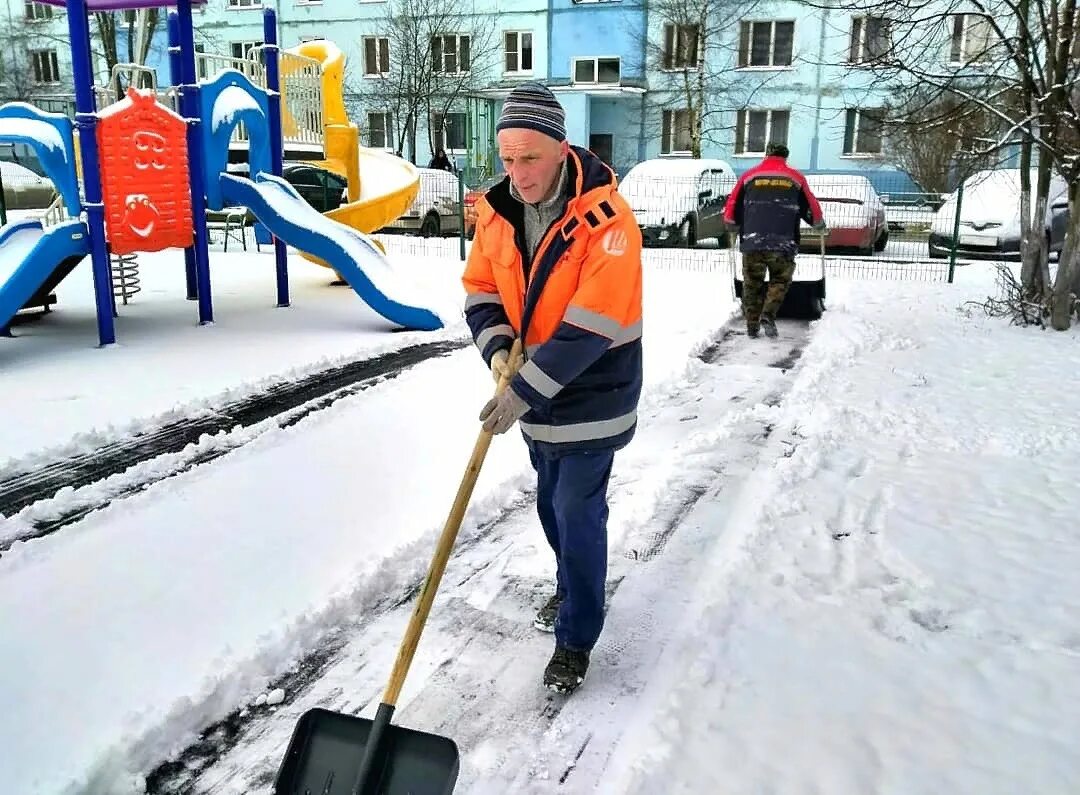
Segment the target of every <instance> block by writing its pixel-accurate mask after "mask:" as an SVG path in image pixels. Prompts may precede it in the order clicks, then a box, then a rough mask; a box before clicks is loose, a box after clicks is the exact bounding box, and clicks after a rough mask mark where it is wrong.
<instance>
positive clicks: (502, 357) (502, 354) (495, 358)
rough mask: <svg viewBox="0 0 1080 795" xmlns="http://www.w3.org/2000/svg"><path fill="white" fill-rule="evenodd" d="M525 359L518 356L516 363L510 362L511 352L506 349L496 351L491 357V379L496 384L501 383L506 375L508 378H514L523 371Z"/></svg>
mask: <svg viewBox="0 0 1080 795" xmlns="http://www.w3.org/2000/svg"><path fill="white" fill-rule="evenodd" d="M523 359H524V357H523V356H522V355H521V354H518V355H517V356H515V357H514V361H513V362H511V361H510V351H508V350H506V349H505V348H503V349H501V350H497V351H495V353H493V354H492V355H491V378H492V379H493V380H494V381H495V383H496V384H497V383H499V379H500V378H502V377H503V375H504V374H505V375H506V376H507V377H508V378H513V377H514V375H515V374H516V373H517V371H518V370H520V369H521V365H522V364H523Z"/></svg>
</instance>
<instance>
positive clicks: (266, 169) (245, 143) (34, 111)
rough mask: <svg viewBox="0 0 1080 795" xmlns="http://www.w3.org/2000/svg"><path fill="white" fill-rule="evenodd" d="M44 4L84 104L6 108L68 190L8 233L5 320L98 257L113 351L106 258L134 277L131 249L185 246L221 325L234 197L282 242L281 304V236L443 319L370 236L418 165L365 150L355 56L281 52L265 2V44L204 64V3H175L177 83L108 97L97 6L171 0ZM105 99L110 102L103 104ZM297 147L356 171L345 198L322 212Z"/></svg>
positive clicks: (361, 284) (391, 308)
mask: <svg viewBox="0 0 1080 795" xmlns="http://www.w3.org/2000/svg"><path fill="white" fill-rule="evenodd" d="M45 2H48V3H50V4H53V5H60V6H66V8H67V18H68V26H69V32H70V34H71V36H70V37H71V42H72V63H73V71H74V82H75V105H76V107H75V110H76V112H75V119H74V122H72V121H71V120H70V119H68V118H67V117H66V116H64V115H62V114H56V113H46V112H44V111H42V110H40V109H38V108H35V107H33V106H31V105H28V104H26V103H8V104H6V105H4V106H0V141H12V142H20V143H26V144H28V145H30V146H32V147H33V148H34V149H35V151H36V152H37V155H38V158H39V160H40V162H41V163H42V166H43V168H44V169H45V171H46V172H47V174H48V176H49V177H50V178H51V179H52V180H53V182H54V184H55V185H56V188H57V192H58V194H59V197H58V199H57V201H56V202H55V203H54V206H53V207H51V208H50V209H49V210H48V211H47V212H46V213H45V215H44V217H43V218H42V219H41V220H40V221H38V220H35V221H17V222H15V223H13V224H9V225H7V226H6V227H4V228H3V229H0V329H3V328H5V326H6V324H7V323H9V322H10V320H11V318H12V317H13V316H14V315H15V314H16V313H17V312H19V311H20V310H21V309H22V308H25V307H27V306H31V307H32V306H40V305H42V297H43V296H47V295H48V293H49V292H50V291H51V290H52V289H54V288H55V287H56V285H57V284H59V283H60V281H62V280H63V279H64V278H65V277H66V276H67V275H68V274H69V273H70V272H71V271H72V270H73V269H74V268H75V267H76V266H77V265H78V264H79V262H80V261H82V259H83V258H85V257H86V256H89V257H90V258H91V263H92V270H93V280H94V291H95V302H96V309H97V323H98V337H99V343H100V344H101V345H102V346H104V345H109V344H111V343H113V342H115V339H116V337H115V328H114V318H115V317H116V315H117V310H116V295H115V292H114V283H113V282H114V279H115V273H114V271H113V269H112V267H111V264H110V256H112V257H113V258H115V259H116V260H117V262H118V264H119V265H120V267H121V268H122V270H121V275H122V276H123V275H125V274H126V275H127V276H128V277H130V276H131V275H132V266H131V263H132V258H133V256H134V255H136V254H137V253H138V252H150V251H161V250H163V249H167V248H182V249H183V250H184V262H185V272H186V276H187V297H188V298H189V299H191V300H196V301H197V302H198V314H199V322H200V323H201V324H206V323H211V322H213V303H212V296H211V282H210V267H209V253H208V232H207V222H206V214H207V211H208V210H209V211H219V210H222V209H223V208H225V207H227V206H236V205H241V206H244V207H246V208H247V209H248V210H249V211H250V212H251V213H252V214H254V215H255V217H256V219H257V221H258V223H259V224H260V225H262V226H263V227H264V228H265V229H266V230H268V231H269V233H270V234H271V235H272V236H273V242H274V249H275V265H276V277H277V278H276V286H277V305H278V306H281V307H284V306H288V305H289V284H288V267H287V257H286V245H292V246H293V247H295V248H296V249H298V250H299V251H300V252H301V254H303V255H304V256H305V257H306V258H308V259H310V260H312V261H314V262H317V263H319V264H322V265H324V266H326V267H329V268H332V269H333V270H335V271H336V272H337V273H338V275H339V276H340V277H341V278H342V279H344V280H345V281H346V282H348V284H349V285H350V286H351V287H352V288H353V290H354V291H355V292H356V293H357V295H359V296H360V298H361V299H363V300H364V301H365V302H366V303H367V304H368V305H369V306H370V307H371V308H372V309H373V310H375V311H376V312H378V313H379V314H380V315H382V316H383V317H384V318H385V319H387V320H388V321H389V322H390V323H391V324H392V325H393V326H394V327H399V328H406V329H422V330H431V329H437V328H441V327H442V325H443V320H442V319H441V318H440V317H439V316H438V315H437V314H436V313H435V312H434V311H432V310H431V309H429V308H426V307H425V306H424V305H423V301H422V300H413V301H411V302H410V301H408V300H406V295H407V288H406V286H405V285H404V284H403V283H401V282H400V281H399V280H398V279H396V278H395V274H394V272H393V269H392V267H391V265H390V263H389V261H388V260H387V258H386V256H385V254H384V253H383V251H382V249H381V247H380V246H379V245H378V244H377V243H376V242H375V241H373V240H372V239H371V238H370V237H368V234H369V233H371V232H374V231H376V230H377V229H379V228H381V227H383V226H385V225H386V224H387V223H389V222H390V221H392V220H394V219H395V218H397V217H398V216H400V215H401V213H403V212H404V211H405V210H406V208H407V207H408V206H409V204H410V203H411V202H412V200H413V198H414V197H415V195H416V192H417V190H418V189H419V174H418V172H417V171H416V169H415V167H414V166H412V164H410V163H407V162H406V161H404V160H402V159H400V158H396V157H393V156H392V155H389V154H387V153H385V152H382V151H378V150H371V149H365V148H363V147H361V146H360V145H359V131H358V129H357V127H356V125H355V124H353V123H351V122H350V121H349V118H348V114H347V112H346V109H345V104H344V95H343V90H342V84H343V79H344V65H345V59H344V55H343V54H342V53H341V51H340V50H339V49H338V48H337V47H336V46H334V45H333V44H332V43H330V42H326V41H316V42H307V43H305V44H302V45H300V46H299V47H297V48H293V49H292V50H288V51H280V50H279V48H278V46H277V43H276V18H275V12H274V11H273V9H266V10H264V17H263V22H264V40H265V44H263V45H261V46H260V47H258V48H255V50H254V51H253V52H252V53H250V54H248V55H247V57H245V58H242V59H236V58H226V57H223V56H216V55H202V54H199V55H198V58H199V59H200V60H199V62H197V56H196V53H195V51H194V34H193V29H192V3H193V0H177V3H176V11H175V12H170V14H169V41H170V71H171V73H172V75H171V76H172V81H171V82H172V83H173V87H172V88H170V89H169V90H168V91H167V92H164V93H162V92H158V91H157V90H156V86H152V87H151V88H150V89H136V88H129V89H128V90H127V95H126V96H123V97H112V96H111V91H109V90H108V89H104V88H102V87H98V86H95V85H94V82H93V76H92V72H91V68H90V54H89V45H88V41H89V28H88V17H87V15H88V13H89V12H90V11H99V10H119V9H131V8H138V7H144V6H157V5H160V4H161V3H160V0H66V2H65V0H45ZM215 62H217V63H216V64H215ZM221 62H224V63H221ZM213 65H220V66H221V68H219V69H217V70H216V73H215V74H212V75H211V76H209V77H206V78H204V79H201V80H196V79H195V76H196V74H198V73H203V74H207V75H210V68H209V67H211V66H213ZM125 66H126V65H125ZM128 68H130V69H133V70H136V71H137V70H139V69H144V68H143V67H128ZM144 71H147V72H149V70H144ZM114 82H115V80H114ZM109 100H112V101H111V102H110V101H109ZM99 102H101V103H102V104H105V105H106V106H105V107H103V108H102V109H101V110H97V108H96V106H97V104H98V103H99ZM286 145H291V146H293V147H294V148H296V147H301V148H303V149H304V150H305V151H306V152H308V153H310V155H311V156H310V157H304V159H305V160H310V161H312V162H316V163H317V164H319V165H322V166H324V167H326V168H329V169H331V170H333V171H335V172H337V173H339V174H341V175H342V176H343V177H345V178H346V180H347V184H348V189H347V190H348V202H347V203H346V204H343V205H342V206H341V207H339V208H338V209H336V210H334V211H332V212H330V213H327V214H326V215H323V214H321V213H319V212H318V211H316V210H314V209H313V208H312V207H311V206H310V205H309V204H307V202H306V201H304V200H303V199H302V198H301V197H300V195H299V194H298V193H297V192H296V191H295V190H294V189H293V188H292V186H291V185H289V183H287V182H286V181H285V180H283V179H282V178H281V168H282V160H283V152H284V148H285V146H286ZM76 146H77V147H78V148H77V149H76ZM238 149H239V150H246V156H247V161H248V168H249V176H250V178H247V177H241V176H239V175H236V174H230V173H228V161H229V157H230V150H231V151H233V152H234V153H235V152H236V151H237V150H238ZM80 172H81V175H82V194H81V195H80V190H79V187H80V186H79V183H80V180H79V176H78V175H79V173H80ZM365 174H366V175H367V177H366V178H365ZM123 268H126V270H123ZM123 295H124V298H125V302H126V298H127V293H126V292H124V293H123Z"/></svg>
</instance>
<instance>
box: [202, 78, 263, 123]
mask: <svg viewBox="0 0 1080 795" xmlns="http://www.w3.org/2000/svg"><path fill="white" fill-rule="evenodd" d="M248 110H253V111H256V112H257V113H260V114H261V113H262V109H261V108H260V107H259V103H258V102H256V101H255V97H253V96H251V93H250V92H249V91H248V90H247V89H245V88H242V87H240V86H228V87H227V88H225V89H223V90H222V92H221V93H220V94H218V96H217V98H216V99H215V100H214V113H213V117H212V120H211V124H212V125H213V130H214V132H215V133H216V132H217V131H218V130H220V129H221V128H222V127H225V126H227V125H229V124H232V122H233V121H234V120H235V119H236V117H237V116H239V115H240V114H241V113H243V112H244V111H248Z"/></svg>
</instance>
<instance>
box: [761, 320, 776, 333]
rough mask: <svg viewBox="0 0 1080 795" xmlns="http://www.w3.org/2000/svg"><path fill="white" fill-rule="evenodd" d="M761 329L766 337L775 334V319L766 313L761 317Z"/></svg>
mask: <svg viewBox="0 0 1080 795" xmlns="http://www.w3.org/2000/svg"><path fill="white" fill-rule="evenodd" d="M761 330H762V331H764V332H765V336H766V337H775V336H776V321H775V320H773V319H772V318H771V317H769V316H768V315H766V316H764V317H762V318H761Z"/></svg>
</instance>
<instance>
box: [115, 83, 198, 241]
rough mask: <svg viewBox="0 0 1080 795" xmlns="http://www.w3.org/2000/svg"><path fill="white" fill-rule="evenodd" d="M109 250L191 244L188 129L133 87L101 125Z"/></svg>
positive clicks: (150, 98)
mask: <svg viewBox="0 0 1080 795" xmlns="http://www.w3.org/2000/svg"><path fill="white" fill-rule="evenodd" d="M97 141H98V152H99V157H100V160H101V193H102V196H103V201H104V203H105V223H106V226H107V229H108V233H107V237H108V240H109V250H110V251H112V253H114V254H132V253H135V252H139V251H160V250H161V249H163V248H169V247H171V246H176V247H178V248H186V247H188V246H190V245H191V244H192V235H193V234H194V229H193V226H192V219H191V187H190V183H189V181H188V173H189V172H188V156H187V125H186V124H185V123H184V119H183V118H182V117H181V116H178V115H177V114H175V113H173V112H172V111H171V110H169V109H168V108H166V107H165V106H164V105H162V104H160V103H159V102H158V101H157V97H155V96H154V93H153V92H151V91H145V92H144V91H139V90H137V89H135V88H129V89H128V91H127V98H126V99H122V100H120V101H119V102H116V103H114V104H112V105H110V106H109V107H107V108H105V110H103V111H102V112H101V113H100V120H99V122H98V126H97Z"/></svg>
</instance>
